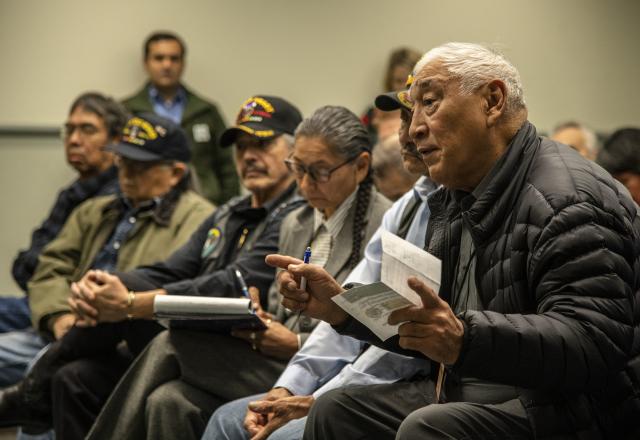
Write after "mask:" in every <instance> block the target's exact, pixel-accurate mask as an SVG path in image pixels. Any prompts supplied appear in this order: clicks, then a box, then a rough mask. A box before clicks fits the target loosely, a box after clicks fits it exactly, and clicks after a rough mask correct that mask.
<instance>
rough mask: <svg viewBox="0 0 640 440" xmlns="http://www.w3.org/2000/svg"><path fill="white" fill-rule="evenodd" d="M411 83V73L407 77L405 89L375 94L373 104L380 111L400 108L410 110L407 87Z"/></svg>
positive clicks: (411, 106) (411, 107)
mask: <svg viewBox="0 0 640 440" xmlns="http://www.w3.org/2000/svg"><path fill="white" fill-rule="evenodd" d="M411 84H413V75H409V76H408V77H407V82H406V83H405V87H406V88H405V89H404V90H400V91H399V92H389V93H384V94H382V95H378V96H376V100H375V102H374V103H375V106H376V107H377V108H379V109H380V110H382V111H385V112H392V111H394V110H398V109H401V108H404V109H407V110H409V111H411V110H412V109H413V104H411V101H409V87H411Z"/></svg>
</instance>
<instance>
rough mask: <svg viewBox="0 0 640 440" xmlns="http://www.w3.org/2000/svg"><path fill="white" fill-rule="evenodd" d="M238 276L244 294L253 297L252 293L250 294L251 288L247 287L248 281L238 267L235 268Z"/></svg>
mask: <svg viewBox="0 0 640 440" xmlns="http://www.w3.org/2000/svg"><path fill="white" fill-rule="evenodd" d="M235 272H236V278H237V279H238V283H240V289H241V290H242V294H243V295H244V296H245V297H247V298H249V299H251V295H249V288H248V287H247V283H245V282H244V278H243V277H242V273H240V271H239V270H238V269H236V270H235Z"/></svg>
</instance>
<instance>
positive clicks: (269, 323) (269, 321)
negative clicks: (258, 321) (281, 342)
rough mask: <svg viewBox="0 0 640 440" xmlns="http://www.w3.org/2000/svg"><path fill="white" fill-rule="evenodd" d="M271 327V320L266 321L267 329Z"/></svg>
mask: <svg viewBox="0 0 640 440" xmlns="http://www.w3.org/2000/svg"><path fill="white" fill-rule="evenodd" d="M270 325H271V318H269V319H267V327H269V326H270Z"/></svg>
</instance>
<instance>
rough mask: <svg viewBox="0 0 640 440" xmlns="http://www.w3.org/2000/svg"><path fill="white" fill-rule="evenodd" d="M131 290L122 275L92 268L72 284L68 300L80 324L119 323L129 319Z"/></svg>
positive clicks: (90, 325) (84, 325)
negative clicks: (123, 281)
mask: <svg viewBox="0 0 640 440" xmlns="http://www.w3.org/2000/svg"><path fill="white" fill-rule="evenodd" d="M128 292H129V291H128V290H127V288H126V287H125V285H124V284H122V281H120V278H118V277H117V276H115V275H111V274H109V273H107V272H105V271H102V270H90V271H88V272H87V273H86V274H85V275H84V276H83V277H82V279H80V280H79V281H77V282H75V283H72V284H71V296H70V297H69V299H68V300H67V302H68V303H69V306H70V307H71V310H72V312H73V313H74V314H75V315H76V325H77V326H78V327H93V326H95V325H97V324H98V322H117V321H122V320H124V319H126V318H127V312H128V311H127V303H128Z"/></svg>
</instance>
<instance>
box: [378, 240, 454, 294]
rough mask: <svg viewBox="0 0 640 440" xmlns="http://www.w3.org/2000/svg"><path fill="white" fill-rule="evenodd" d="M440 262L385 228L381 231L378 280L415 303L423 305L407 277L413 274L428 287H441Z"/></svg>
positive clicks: (438, 288) (437, 288) (435, 288)
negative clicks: (380, 270)
mask: <svg viewBox="0 0 640 440" xmlns="http://www.w3.org/2000/svg"><path fill="white" fill-rule="evenodd" d="M441 272H442V262H441V261H440V260H439V259H438V258H437V257H434V256H433V255H431V254H430V253H428V252H426V251H425V250H423V249H420V248H419V247H418V246H416V245H414V244H411V243H409V242H408V241H405V240H403V239H402V238H400V237H398V236H397V235H395V234H392V233H390V232H388V231H383V232H382V273H381V277H380V281H382V282H383V283H385V284H386V285H387V286H389V287H391V288H392V289H393V290H395V291H396V292H398V293H399V294H401V295H402V296H404V297H405V298H407V299H408V300H409V301H411V302H412V303H414V304H416V305H420V304H422V302H421V301H420V297H419V296H418V294H417V293H415V292H414V291H413V290H411V288H410V287H409V286H408V285H407V279H408V278H409V277H410V276H415V277H417V278H418V279H420V280H421V281H423V282H424V283H425V284H426V285H427V286H429V287H431V288H432V289H433V290H434V291H435V292H436V293H438V291H439V290H440V276H441Z"/></svg>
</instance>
